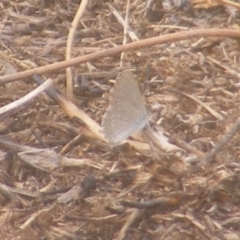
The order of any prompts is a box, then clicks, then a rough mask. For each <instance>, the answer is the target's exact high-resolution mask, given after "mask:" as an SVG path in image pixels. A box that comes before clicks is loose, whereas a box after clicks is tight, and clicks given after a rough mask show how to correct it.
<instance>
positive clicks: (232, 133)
mask: <svg viewBox="0 0 240 240" xmlns="http://www.w3.org/2000/svg"><path fill="white" fill-rule="evenodd" d="M239 131H240V118H238V120H237V122H236V123H235V124H234V125H233V126H232V128H231V130H230V131H229V132H227V133H226V134H225V135H224V136H223V137H222V138H221V139H220V140H219V141H218V142H217V143H216V145H215V147H214V148H213V149H212V150H211V151H210V152H209V153H207V154H206V157H205V158H204V159H203V161H202V163H203V164H204V163H211V162H213V159H214V156H215V155H216V154H217V153H218V152H220V150H221V149H222V148H223V146H224V145H226V144H227V143H228V142H229V141H230V140H231V139H232V138H233V137H234V136H235V135H236V134H237V133H238V132H239Z"/></svg>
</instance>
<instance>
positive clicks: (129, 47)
mask: <svg viewBox="0 0 240 240" xmlns="http://www.w3.org/2000/svg"><path fill="white" fill-rule="evenodd" d="M210 36H211V37H231V38H240V31H239V30H234V29H218V28H212V29H198V30H191V31H187V32H178V33H171V34H166V35H163V36H158V37H153V38H148V39H144V40H140V41H137V42H132V43H128V44H125V45H121V46H117V47H114V48H110V49H106V50H103V51H100V52H96V53H91V54H87V55H85V56H80V57H76V58H72V59H69V60H67V61H62V62H58V63H53V64H50V65H47V66H43V67H39V68H34V69H31V70H26V71H23V72H20V73H16V74H10V75H7V76H3V77H0V84H4V83H8V82H13V81H16V80H19V79H23V78H26V77H29V76H31V75H32V74H34V73H36V74H43V73H46V72H53V71H57V70H60V69H63V68H67V67H70V66H74V65H79V64H81V63H85V62H89V61H93V60H97V59H100V58H103V57H109V56H113V55H115V54H119V53H121V52H124V51H125V52H127V51H133V50H137V49H141V48H148V47H151V46H153V45H157V44H163V43H171V42H175V41H179V40H184V39H189V38H193V37H210Z"/></svg>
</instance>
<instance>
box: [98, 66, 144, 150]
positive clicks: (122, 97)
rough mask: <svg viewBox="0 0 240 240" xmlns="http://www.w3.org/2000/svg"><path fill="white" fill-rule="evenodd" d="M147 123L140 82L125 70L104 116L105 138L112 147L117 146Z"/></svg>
mask: <svg viewBox="0 0 240 240" xmlns="http://www.w3.org/2000/svg"><path fill="white" fill-rule="evenodd" d="M147 121H148V114H147V111H146V108H145V105H144V101H143V98H142V94H141V92H140V88H139V85H138V82H137V80H136V79H135V77H134V75H133V74H132V73H131V72H130V71H129V70H124V71H123V72H121V73H120V74H119V75H118V77H117V80H116V83H115V85H114V87H113V89H112V91H111V96H110V102H109V107H108V108H107V110H106V112H105V114H104V116H103V120H102V130H103V134H104V137H105V138H106V140H107V141H108V143H109V144H110V145H111V146H117V145H119V144H120V143H121V142H122V141H123V140H125V139H126V138H128V137H129V136H130V135H131V134H132V133H133V132H135V131H138V130H140V129H142V128H143V127H144V126H145V125H146V123H147Z"/></svg>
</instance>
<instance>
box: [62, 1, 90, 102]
mask: <svg viewBox="0 0 240 240" xmlns="http://www.w3.org/2000/svg"><path fill="white" fill-rule="evenodd" d="M87 3H88V0H83V1H81V3H80V5H79V8H78V11H77V13H76V15H75V17H74V19H73V22H72V27H71V28H70V30H69V33H68V40H67V47H66V57H65V59H66V60H69V59H71V51H72V44H73V39H74V34H75V32H76V29H77V26H78V23H79V21H80V19H81V17H82V15H83V13H84V10H85V9H86V6H87ZM66 78H67V80H66V83H67V95H68V96H69V97H72V96H73V77H72V70H71V68H69V67H68V68H66Z"/></svg>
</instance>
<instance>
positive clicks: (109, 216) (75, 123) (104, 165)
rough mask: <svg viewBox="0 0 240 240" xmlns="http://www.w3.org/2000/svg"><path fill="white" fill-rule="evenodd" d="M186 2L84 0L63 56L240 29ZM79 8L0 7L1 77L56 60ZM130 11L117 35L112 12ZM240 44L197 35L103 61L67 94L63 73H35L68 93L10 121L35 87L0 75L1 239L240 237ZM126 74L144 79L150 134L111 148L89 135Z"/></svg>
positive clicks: (47, 97)
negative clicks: (184, 34) (158, 38)
mask: <svg viewBox="0 0 240 240" xmlns="http://www.w3.org/2000/svg"><path fill="white" fill-rule="evenodd" d="M82 2H84V1H82ZM174 2H175V3H178V5H175V6H174ZM180 2H181V1H163V2H161V1H158V2H155V4H154V5H153V6H151V5H150V6H147V3H146V1H143V0H136V1H130V3H129V5H128V4H127V1H104V0H101V1H93V0H92V1H89V2H88V4H87V7H86V8H85V9H84V13H83V16H82V17H81V19H80V22H79V24H78V26H77V29H76V32H75V34H74V41H73V45H72V49H71V57H72V58H74V57H77V56H83V55H86V54H90V53H95V52H99V51H102V50H104V49H110V48H113V47H116V46H120V45H122V44H124V43H130V42H134V41H135V40H136V39H134V38H137V39H139V40H142V39H147V38H152V37H155V36H163V35H166V34H169V33H178V32H187V31H191V30H194V29H195V30H198V29H212V28H221V29H233V30H240V28H239V24H240V18H239V11H238V10H237V9H233V8H229V6H227V5H218V2H217V1H215V2H214V3H213V4H212V5H213V6H211V7H210V5H208V3H204V4H205V5H204V8H202V7H199V8H197V2H198V1H195V3H194V1H192V2H191V1H190V2H189V1H182V2H181V3H182V4H179V3H180ZM199 2H200V1H199ZM202 2H204V1H202ZM193 3H194V4H193ZM78 4H79V1H64V0H59V1H44V0H34V1H29V0H23V1H1V3H0V9H1V16H0V18H1V25H0V26H1V28H0V29H1V34H0V54H1V58H0V64H1V77H5V76H8V75H9V74H17V73H18V72H22V71H27V70H29V69H34V68H38V67H41V66H48V65H49V64H52V63H58V62H60V61H63V60H64V59H65V53H66V43H67V39H68V33H69V29H70V27H71V26H72V21H73V19H74V16H75V14H76V12H77V10H78V8H79V5H78ZM113 8H115V10H114V9H113ZM127 9H128V11H129V14H128V16H127V22H128V25H129V28H128V31H127V34H126V37H125V40H124V30H123V25H124V23H123V25H122V24H121V23H119V21H118V20H117V18H116V14H115V13H116V12H117V13H118V14H119V15H120V16H122V18H123V19H125V16H126V12H127ZM125 25H126V23H125ZM130 30H131V33H132V35H131V33H130ZM124 41H125V42H124ZM239 50H240V49H239V38H236V37H231V36H230V35H228V36H225V37H224V36H222V37H219V36H218V37H217V36H211V37H201V36H199V37H190V38H187V39H181V40H179V41H174V42H173V41H169V42H167V43H164V44H158V45H153V46H151V47H147V48H141V49H137V50H133V51H128V52H126V53H124V54H122V55H121V54H120V53H118V54H115V55H112V56H109V57H102V58H98V59H96V60H94V61H89V62H84V63H82V64H78V65H75V66H72V68H71V69H72V75H73V78H74V95H73V96H69V97H66V95H67V90H66V72H65V68H62V69H58V70H55V71H48V70H47V69H46V70H45V72H44V73H43V74H41V76H38V77H39V79H40V80H43V79H48V78H51V79H52V80H53V81H54V86H53V88H54V89H55V90H56V92H55V93H56V94H62V95H58V97H55V98H54V97H53V95H52V94H51V93H49V92H48V94H46V93H42V94H39V95H38V96H37V97H36V98H34V99H32V100H31V101H30V102H28V103H27V104H23V105H22V106H21V107H18V108H17V109H15V110H14V111H10V112H8V113H7V114H3V112H4V109H3V108H1V107H3V106H6V105H7V104H9V103H12V102H14V101H16V100H17V99H20V98H22V97H23V96H24V95H26V94H28V93H29V92H31V91H32V90H33V89H35V88H36V87H37V86H38V85H37V84H36V81H35V80H36V78H35V80H34V78H33V77H32V76H28V77H26V78H21V79H17V80H15V81H9V82H4V83H3V82H1V81H2V80H1V79H3V78H0V99H1V100H0V204H1V211H0V226H1V227H0V236H1V239H87V240H93V239H94V240H95V239H99V240H100V239H101V240H110V239H118V240H120V239H126V240H130V239H131V240H132V239H134V240H137V239H141V240H143V239H145V240H146V239H149V240H150V239H154V240H157V239H158V240H160V239H161V240H163V239H164V240H180V239H184V240H186V239H189V240H190V239H191V240H192V239H201V240H204V239H224V240H238V239H240V228H239V222H240V217H239V216H240V210H239V207H240V201H239V199H240V190H239V189H240V177H239V171H240V160H239V155H240V151H239V142H240V138H239V134H238V131H239V125H240V124H239V120H238V118H239V112H240V107H239V105H240V104H239V102H240V94H239V76H240V75H239V66H240V55H239ZM123 69H130V70H131V71H133V73H134V74H135V76H136V79H137V80H138V81H139V83H140V84H141V89H142V90H143V91H142V92H143V96H144V99H145V103H146V106H147V109H148V111H149V113H150V119H149V124H150V129H151V131H150V130H149V132H147V135H146V136H148V137H149V138H143V139H142V141H140V140H139V137H137V138H135V140H134V139H133V140H132V141H129V142H128V143H126V144H123V145H120V146H118V147H115V148H111V147H110V146H109V145H108V143H106V142H105V141H104V140H103V139H102V138H101V137H100V135H96V134H94V131H93V128H94V127H96V128H98V127H99V126H100V125H101V119H102V116H103V115H104V112H105V110H106V108H107V106H108V103H109V91H110V89H111V88H112V86H113V81H110V80H114V79H115V78H116V76H117V75H118V73H119V72H121V71H122V70H123ZM59 96H62V98H61V97H59ZM61 99H66V101H67V102H65V104H67V105H68V106H69V103H70V102H72V103H74V104H75V105H76V106H77V107H78V109H79V111H83V112H81V113H80V112H78V110H76V109H75V108H71V110H69V109H68V110H67V109H66V107H64V104H63V102H61V101H62V100H61ZM75 114H76V116H75ZM85 114H87V116H88V117H89V119H87V120H86V118H83V116H85ZM77 118H78V119H77ZM79 119H80V120H79ZM84 119H85V120H84ZM91 121H94V122H91ZM91 126H92V128H91ZM116 127H117V126H116ZM146 136H145V137H146ZM154 137H155V138H154ZM154 139H155V142H154ZM156 141H157V142H158V143H156ZM30 147H31V148H30Z"/></svg>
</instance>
